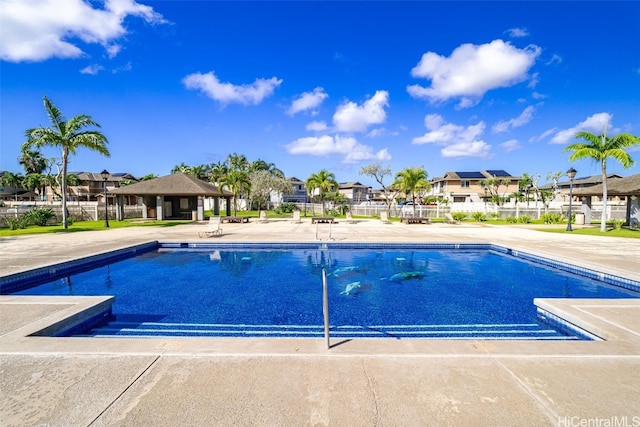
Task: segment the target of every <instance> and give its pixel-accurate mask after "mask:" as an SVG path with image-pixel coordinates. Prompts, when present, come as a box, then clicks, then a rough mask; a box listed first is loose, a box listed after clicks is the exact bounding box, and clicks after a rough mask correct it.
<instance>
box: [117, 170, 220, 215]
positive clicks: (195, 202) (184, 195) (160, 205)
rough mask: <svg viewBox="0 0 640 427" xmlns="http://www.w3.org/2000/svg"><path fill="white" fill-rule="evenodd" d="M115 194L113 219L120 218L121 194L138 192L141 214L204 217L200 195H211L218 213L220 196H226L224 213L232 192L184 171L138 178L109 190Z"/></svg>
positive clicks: (121, 210) (122, 213)
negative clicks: (149, 177) (142, 179)
mask: <svg viewBox="0 0 640 427" xmlns="http://www.w3.org/2000/svg"><path fill="white" fill-rule="evenodd" d="M110 193H111V194H115V195H116V206H117V219H118V220H122V219H123V218H124V205H123V196H125V195H127V196H139V197H141V198H142V204H143V206H144V208H143V210H142V217H143V218H155V219H158V220H163V219H187V218H190V219H192V220H194V221H195V220H198V221H202V220H204V199H205V198H206V197H213V213H214V215H220V199H225V200H226V202H227V203H226V211H227V212H226V215H227V216H229V215H231V198H232V197H233V194H232V193H231V192H229V191H226V190H221V189H219V188H218V187H216V186H215V185H213V184H211V183H209V182H206V181H203V180H201V179H198V178H196V177H194V176H191V175H187V174H184V173H180V172H177V173H173V174H171V175H166V176H162V177H159V178H154V179H149V180H146V181H140V182H137V183H135V184H131V185H127V186H125V187H119V188H116V189H114V190H111V191H110Z"/></svg>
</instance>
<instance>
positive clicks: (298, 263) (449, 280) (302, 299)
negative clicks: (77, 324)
mask: <svg viewBox="0 0 640 427" xmlns="http://www.w3.org/2000/svg"><path fill="white" fill-rule="evenodd" d="M323 269H325V270H326V272H327V279H328V290H329V316H330V323H331V328H332V335H333V336H344V337H357V336H363V337H364V336H367V337H382V336H387V337H454V338H468V337H485V338H538V339H541V338H554V339H562V338H567V336H566V335H565V334H564V333H562V332H559V331H557V330H555V329H553V328H551V327H550V326H549V325H548V324H546V323H544V322H541V321H540V319H538V316H537V314H536V307H535V306H534V304H533V299H534V298H633V297H638V296H639V294H638V293H637V292H634V291H632V290H625V289H622V288H619V287H616V286H611V285H608V284H605V283H603V282H601V281H598V280H594V279H590V278H586V277H583V276H579V275H576V274H573V273H569V272H562V271H559V270H557V269H555V268H551V267H548V266H544V265H541V264H538V263H535V262H531V261H526V260H523V259H521V258H519V257H514V256H512V255H509V254H507V253H502V252H500V251H494V250H486V249H480V250H467V249H456V250H450V249H445V250H424V249H412V248H409V249H407V248H405V249H392V248H388V247H385V248H379V249H331V248H328V249H324V250H323V249H319V248H317V247H316V248H311V247H310V248H299V249H291V250H285V249H273V248H272V249H250V250H249V249H247V250H242V249H233V248H227V249H225V248H221V249H212V248H207V249H201V250H200V249H159V250H153V251H150V252H146V253H143V254H141V255H138V256H135V257H132V258H127V259H123V260H119V261H117V262H112V263H110V264H107V265H101V266H97V267H95V268H93V269H91V270H88V271H81V272H77V273H75V274H72V275H68V276H63V277H58V278H56V279H55V280H52V281H49V282H46V283H42V284H40V285H38V286H34V287H30V288H28V289H24V290H20V291H17V292H15V293H14V294H19V295H114V296H115V297H116V301H115V303H114V305H113V315H114V319H113V321H112V322H110V323H109V325H106V326H104V327H102V328H98V329H95V330H92V331H88V332H86V333H88V334H90V335H181V336H198V335H205V336H209V335H213V336H322V332H323V330H322V325H323V317H322V270H323ZM569 338H570V337H569Z"/></svg>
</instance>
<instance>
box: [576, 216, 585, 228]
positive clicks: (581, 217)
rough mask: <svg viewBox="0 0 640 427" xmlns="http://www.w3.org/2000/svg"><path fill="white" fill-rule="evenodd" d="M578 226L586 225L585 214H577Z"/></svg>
mask: <svg viewBox="0 0 640 427" xmlns="http://www.w3.org/2000/svg"><path fill="white" fill-rule="evenodd" d="M576 225H584V214H583V213H577V214H576Z"/></svg>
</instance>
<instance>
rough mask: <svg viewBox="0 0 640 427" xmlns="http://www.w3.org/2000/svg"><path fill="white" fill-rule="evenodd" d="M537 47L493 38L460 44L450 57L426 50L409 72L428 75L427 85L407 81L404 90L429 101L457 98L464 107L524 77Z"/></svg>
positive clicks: (416, 75) (536, 53)
mask: <svg viewBox="0 0 640 427" xmlns="http://www.w3.org/2000/svg"><path fill="white" fill-rule="evenodd" d="M540 51H541V49H540V48H539V47H538V46H536V45H529V46H527V47H526V48H524V49H518V48H516V47H514V46H512V45H511V44H510V43H508V42H504V41H502V40H494V41H492V42H491V43H487V44H483V45H473V44H463V45H460V46H458V47H457V48H456V49H455V50H454V51H453V52H452V53H451V56H450V57H444V56H440V55H438V54H437V53H434V52H427V53H425V54H424V55H422V59H421V60H420V62H419V63H418V65H416V66H415V67H414V68H413V69H412V70H411V75H412V76H413V77H421V78H426V79H430V80H431V86H429V87H423V86H420V85H410V86H407V92H408V93H409V94H410V95H411V96H413V97H414V98H424V99H428V100H429V101H431V102H438V101H446V100H448V99H451V98H460V102H459V104H458V107H459V108H468V107H471V106H473V105H475V104H476V103H477V102H478V101H479V100H480V99H481V98H482V97H483V96H484V94H485V93H486V92H488V91H489V90H491V89H496V88H500V87H510V86H513V85H515V84H517V83H520V82H522V81H524V80H526V79H527V77H528V75H527V73H528V71H529V70H530V69H531V67H532V66H533V65H534V63H535V61H536V58H537V57H538V56H539V55H540Z"/></svg>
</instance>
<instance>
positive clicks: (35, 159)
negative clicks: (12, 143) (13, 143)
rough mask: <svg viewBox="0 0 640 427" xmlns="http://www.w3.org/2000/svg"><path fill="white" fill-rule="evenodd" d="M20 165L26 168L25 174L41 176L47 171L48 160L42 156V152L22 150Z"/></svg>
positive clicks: (19, 158) (19, 159)
mask: <svg viewBox="0 0 640 427" xmlns="http://www.w3.org/2000/svg"><path fill="white" fill-rule="evenodd" d="M18 163H20V164H21V165H22V167H23V168H24V172H25V173H26V174H27V175H29V174H32V173H37V174H41V173H42V172H44V171H45V169H47V159H45V158H44V157H43V156H42V153H41V152H40V151H36V150H22V151H21V153H20V157H18Z"/></svg>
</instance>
